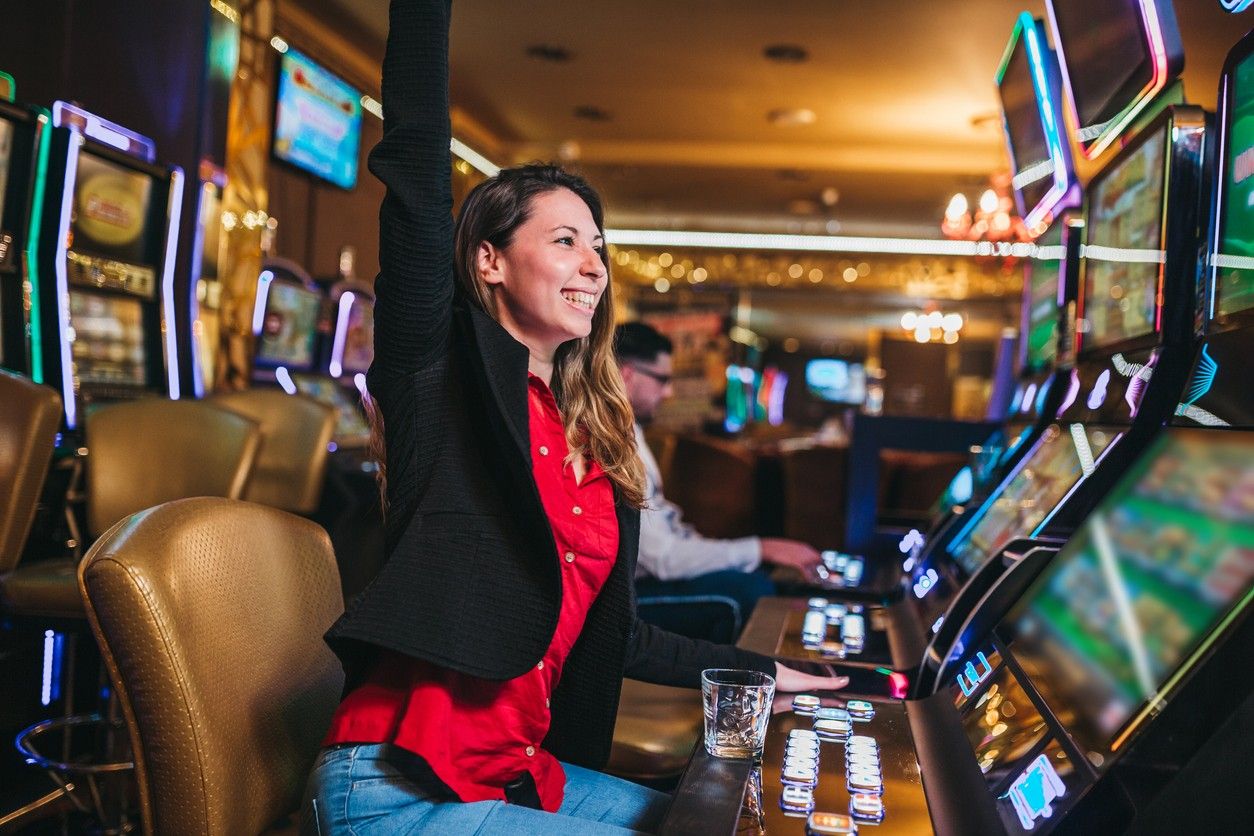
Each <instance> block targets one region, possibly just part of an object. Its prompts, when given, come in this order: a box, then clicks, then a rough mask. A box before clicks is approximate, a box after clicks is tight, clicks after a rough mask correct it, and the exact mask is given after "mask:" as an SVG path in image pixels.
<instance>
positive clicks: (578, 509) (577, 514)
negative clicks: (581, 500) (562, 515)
mask: <svg viewBox="0 0 1254 836" xmlns="http://www.w3.org/2000/svg"><path fill="white" fill-rule="evenodd" d="M572 513H573V514H574V515H575V516H576V517H577V516H579V515H580V514H582V513H583V509H582V508H580V507H579V506H578V505H576V506H575V508H574V510H573V511H572Z"/></svg>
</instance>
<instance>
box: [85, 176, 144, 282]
mask: <svg viewBox="0 0 1254 836" xmlns="http://www.w3.org/2000/svg"><path fill="white" fill-rule="evenodd" d="M151 202H152V180H151V178H149V177H147V176H146V175H143V174H140V173H139V172H136V171H131V170H130V169H128V168H125V167H123V166H121V165H118V164H117V163H114V162H112V161H110V160H106V159H104V158H102V157H97V156H95V155H94V154H90V153H87V152H83V153H80V154H79V155H78V176H77V178H76V180H75V185H74V204H73V208H72V212H71V220H70V235H71V239H70V248H71V249H73V250H75V251H79V252H85V253H90V254H92V255H97V256H101V257H103V258H112V259H116V260H117V261H122V262H125V263H127V264H145V265H151V264H152V257H151V255H150V252H149V249H150V248H149V241H148V231H149V228H150V227H149V223H148V214H149V209H150V207H151Z"/></svg>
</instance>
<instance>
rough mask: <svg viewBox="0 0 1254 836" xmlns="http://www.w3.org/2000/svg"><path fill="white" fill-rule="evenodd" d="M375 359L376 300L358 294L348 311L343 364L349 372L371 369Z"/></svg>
mask: <svg viewBox="0 0 1254 836" xmlns="http://www.w3.org/2000/svg"><path fill="white" fill-rule="evenodd" d="M373 360H374V302H373V301H372V300H371V299H369V298H366V297H363V296H360V295H358V296H356V297H355V298H354V300H353V304H352V306H351V307H350V308H349V311H348V325H347V326H346V330H345V333H344V359H343V360H342V361H341V365H343V367H344V371H345V372H346V373H348V374H355V373H357V372H366V371H369V370H370V363H371V362H372V361H373Z"/></svg>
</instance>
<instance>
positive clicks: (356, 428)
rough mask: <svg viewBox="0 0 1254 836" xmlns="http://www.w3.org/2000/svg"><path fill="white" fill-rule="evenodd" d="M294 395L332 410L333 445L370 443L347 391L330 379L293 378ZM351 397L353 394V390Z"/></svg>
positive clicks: (343, 445) (293, 376)
mask: <svg viewBox="0 0 1254 836" xmlns="http://www.w3.org/2000/svg"><path fill="white" fill-rule="evenodd" d="M292 382H293V383H295V384H296V391H298V392H300V393H301V394H302V395H308V396H309V397H311V398H313V399H314V400H316V401H318V402H319V403H324V404H326V405H327V406H329V407H331V408H333V409H334V410H335V443H336V444H338V445H339V446H341V447H355V446H364V445H365V444H367V443H368V442H369V441H370V425H369V424H368V423H366V418H365V416H364V415H362V414H361V410H359V409H358V408H357V404H356V403H354V401H355V400H356V398H355V397H352V398H350V396H349V394H348V390H346V389H345V388H344V387H343V386H341V385H340V384H339V383H337V382H336V381H335V380H334V379H333V378H330V377H322V376H320V375H311V374H294V375H292ZM353 391H354V393H355V392H356V390H353Z"/></svg>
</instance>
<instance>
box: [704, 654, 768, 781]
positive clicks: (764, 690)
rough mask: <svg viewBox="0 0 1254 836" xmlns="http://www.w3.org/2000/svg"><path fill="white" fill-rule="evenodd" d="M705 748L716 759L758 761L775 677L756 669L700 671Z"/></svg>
mask: <svg viewBox="0 0 1254 836" xmlns="http://www.w3.org/2000/svg"><path fill="white" fill-rule="evenodd" d="M701 695H702V697H703V703H704V706H705V750H706V751H707V752H709V753H710V754H711V755H713V756H714V757H716V758H753V759H754V760H760V759H761V757H762V747H763V745H764V744H765V743H766V724H767V721H768V720H770V718H771V700H772V699H773V698H774V697H775V680H774V678H772V677H770V676H767V675H766V674H764V673H761V672H759V671H741V670H731V669H715V668H712V669H710V670H705V671H702V672H701Z"/></svg>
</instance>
